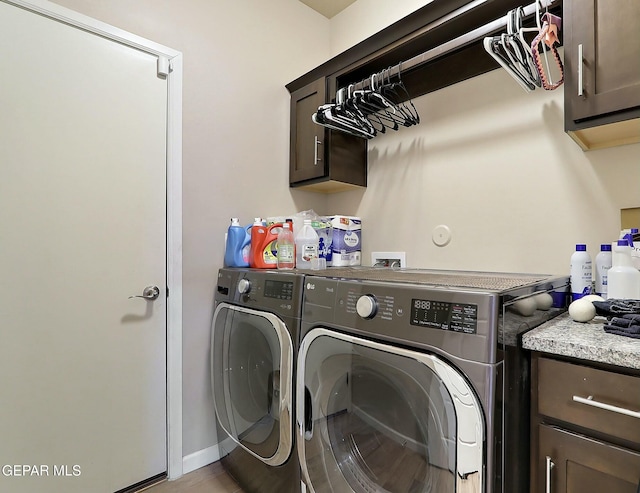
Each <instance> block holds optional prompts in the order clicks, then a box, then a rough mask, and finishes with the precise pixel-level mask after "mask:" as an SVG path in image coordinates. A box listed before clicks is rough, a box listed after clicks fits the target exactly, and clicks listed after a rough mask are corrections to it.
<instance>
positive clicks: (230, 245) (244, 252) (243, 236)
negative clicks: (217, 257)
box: [224, 217, 251, 267]
mask: <svg viewBox="0 0 640 493" xmlns="http://www.w3.org/2000/svg"><path fill="white" fill-rule="evenodd" d="M250 229H251V225H249V226H241V225H240V221H239V220H238V218H237V217H232V218H231V225H230V226H229V229H228V231H227V243H226V248H225V251H224V265H225V267H249V253H250V245H251V233H250Z"/></svg>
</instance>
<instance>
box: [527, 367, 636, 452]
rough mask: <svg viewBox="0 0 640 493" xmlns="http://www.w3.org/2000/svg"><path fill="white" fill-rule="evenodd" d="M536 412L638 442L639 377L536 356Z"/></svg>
mask: <svg viewBox="0 0 640 493" xmlns="http://www.w3.org/2000/svg"><path fill="white" fill-rule="evenodd" d="M581 399H586V400H587V401H586V402H585V401H583V402H579V400H581ZM599 404H605V405H607V406H612V407H609V408H608V409H603V408H600V407H597V406H598V405H599ZM625 411H631V412H632V413H635V414H636V416H635V417H634V416H630V415H626V414H624V412H625ZM538 413H539V414H542V415H545V416H548V417H551V418H556V419H559V420H562V421H565V422H567V423H573V424H575V425H578V426H582V427H584V428H589V429H592V430H595V431H599V432H602V433H606V434H607V435H611V436H613V437H617V438H622V439H624V440H628V441H631V442H634V443H639V444H640V417H638V413H640V378H638V377H632V376H629V375H622V374H619V373H614V372H609V371H603V370H596V369H595V368H589V367H585V366H581V365H575V364H571V363H565V362H562V361H556V360H551V359H546V358H540V360H539V362H538Z"/></svg>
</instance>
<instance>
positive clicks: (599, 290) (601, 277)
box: [595, 243, 613, 300]
mask: <svg viewBox="0 0 640 493" xmlns="http://www.w3.org/2000/svg"><path fill="white" fill-rule="evenodd" d="M612 266H613V263H612V257H611V245H610V244H609V243H605V244H603V245H600V253H598V255H596V275H595V278H596V294H597V295H598V296H600V297H602V298H604V299H605V300H606V299H607V294H608V291H609V290H608V288H609V269H611V267H612Z"/></svg>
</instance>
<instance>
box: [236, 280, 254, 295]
mask: <svg viewBox="0 0 640 493" xmlns="http://www.w3.org/2000/svg"><path fill="white" fill-rule="evenodd" d="M249 291H251V281H249V279H240V280H239V281H238V293H240V294H247V293H248V292H249Z"/></svg>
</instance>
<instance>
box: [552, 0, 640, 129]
mask: <svg viewBox="0 0 640 493" xmlns="http://www.w3.org/2000/svg"><path fill="white" fill-rule="evenodd" d="M564 17H565V22H563V24H564V25H565V26H566V32H565V36H566V37H565V77H566V80H565V89H564V90H565V111H566V112H568V115H567V120H568V121H569V122H571V121H573V122H578V121H580V120H584V119H588V118H592V117H596V116H601V115H606V114H608V113H612V112H616V111H620V110H628V109H632V108H634V107H639V106H640V36H639V35H638V33H639V32H640V1H638V0H565V1H564ZM579 53H580V54H581V55H582V56H581V59H580V55H579Z"/></svg>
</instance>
